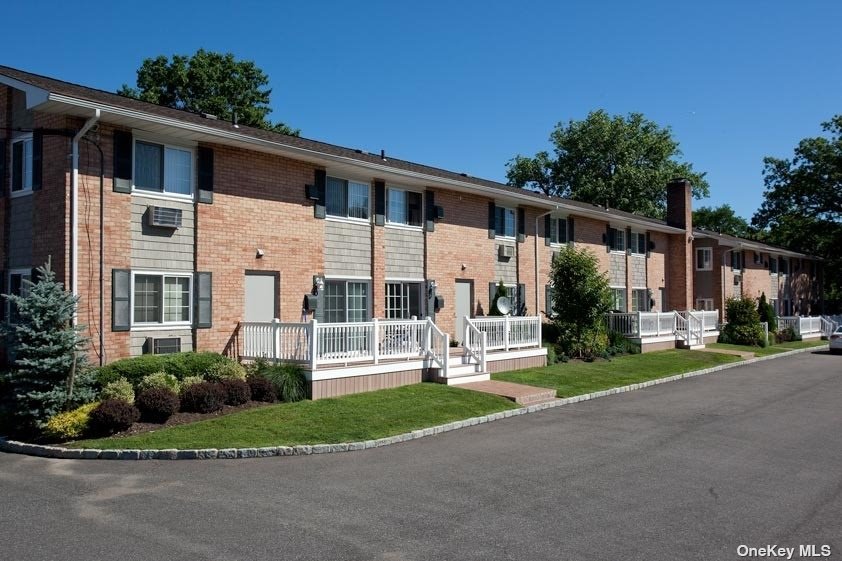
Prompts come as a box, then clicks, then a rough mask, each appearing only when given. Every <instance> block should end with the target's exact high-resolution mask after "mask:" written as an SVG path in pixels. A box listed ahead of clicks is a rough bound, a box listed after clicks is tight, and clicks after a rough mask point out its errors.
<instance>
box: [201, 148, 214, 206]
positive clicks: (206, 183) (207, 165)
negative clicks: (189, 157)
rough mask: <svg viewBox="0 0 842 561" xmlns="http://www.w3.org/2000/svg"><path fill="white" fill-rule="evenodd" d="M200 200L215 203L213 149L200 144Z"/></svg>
mask: <svg viewBox="0 0 842 561" xmlns="http://www.w3.org/2000/svg"><path fill="white" fill-rule="evenodd" d="M198 156H199V162H198V167H199V170H198V172H199V173H198V175H199V202H200V203H208V204H210V203H213V149H211V148H207V147H205V146H200V147H199V150H198Z"/></svg>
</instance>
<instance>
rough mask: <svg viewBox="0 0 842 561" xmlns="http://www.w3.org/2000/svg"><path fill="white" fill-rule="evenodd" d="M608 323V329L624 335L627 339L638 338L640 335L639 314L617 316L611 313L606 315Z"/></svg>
mask: <svg viewBox="0 0 842 561" xmlns="http://www.w3.org/2000/svg"><path fill="white" fill-rule="evenodd" d="M606 318H607V321H608V329H609V330H610V331H616V332H618V333H622V334H623V335H625V336H626V337H638V336H639V335H640V331H639V329H640V324H639V323H638V319H639V318H638V317H637V314H625V313H621V314H615V313H613V312H610V313H608V314H606Z"/></svg>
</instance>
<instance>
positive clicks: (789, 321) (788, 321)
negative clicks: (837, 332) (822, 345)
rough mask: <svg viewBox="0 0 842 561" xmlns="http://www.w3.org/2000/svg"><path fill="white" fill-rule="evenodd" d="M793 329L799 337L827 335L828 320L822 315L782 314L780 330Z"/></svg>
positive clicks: (779, 324)
mask: <svg viewBox="0 0 842 561" xmlns="http://www.w3.org/2000/svg"><path fill="white" fill-rule="evenodd" d="M790 328H791V329H792V330H793V331H794V332H795V334H796V335H797V336H798V337H810V336H815V335H826V332H827V330H828V328H829V326H828V322H827V320H826V319H825V318H823V317H821V316H781V317H779V318H778V331H783V330H784V329H790Z"/></svg>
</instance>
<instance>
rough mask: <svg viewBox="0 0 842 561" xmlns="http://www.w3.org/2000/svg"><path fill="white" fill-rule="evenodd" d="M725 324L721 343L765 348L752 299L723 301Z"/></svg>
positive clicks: (765, 342) (758, 317)
mask: <svg viewBox="0 0 842 561" xmlns="http://www.w3.org/2000/svg"><path fill="white" fill-rule="evenodd" d="M725 319H726V320H727V322H728V323H727V324H726V325H725V328H724V329H723V330H722V334H721V335H720V337H721V339H722V342H723V343H734V344H736V345H753V346H758V347H765V346H766V344H767V341H766V339H765V338H764V336H763V327H762V326H761V325H760V315H759V314H758V313H757V305H756V304H755V302H754V299H753V298H728V300H726V301H725Z"/></svg>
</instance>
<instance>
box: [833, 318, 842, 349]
mask: <svg viewBox="0 0 842 561" xmlns="http://www.w3.org/2000/svg"><path fill="white" fill-rule="evenodd" d="M830 352H831V353H833V354H837V353H842V325H840V326H839V327H837V328H836V331H834V332H833V333H831V334H830Z"/></svg>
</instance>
